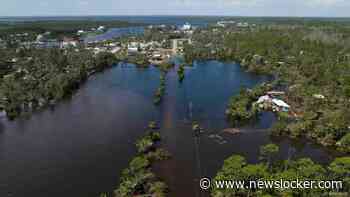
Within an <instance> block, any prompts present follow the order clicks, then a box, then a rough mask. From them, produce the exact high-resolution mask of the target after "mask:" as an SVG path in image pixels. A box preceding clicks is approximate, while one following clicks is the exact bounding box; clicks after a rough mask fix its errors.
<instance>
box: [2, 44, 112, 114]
mask: <svg viewBox="0 0 350 197" xmlns="http://www.w3.org/2000/svg"><path fill="white" fill-rule="evenodd" d="M115 61H116V58H115V56H114V55H113V54H111V53H107V52H103V53H99V54H97V55H93V54H92V52H90V51H87V50H85V49H78V50H74V49H71V50H61V49H6V50H0V66H1V71H2V74H3V77H2V79H1V81H0V97H1V100H0V108H1V109H3V110H5V111H6V112H7V116H8V117H9V118H15V117H17V116H18V115H20V114H21V113H25V112H30V111H32V110H35V109H38V108H41V107H44V106H47V105H50V104H54V103H55V102H56V101H58V100H60V99H62V98H65V97H67V96H70V95H71V94H72V93H73V91H74V90H75V89H77V88H78V87H79V85H80V83H81V82H83V81H84V80H86V79H87V77H88V76H89V75H90V74H92V73H94V72H98V71H102V70H103V69H104V68H106V67H109V66H111V65H112V64H113V63H115ZM9 65H10V66H9Z"/></svg>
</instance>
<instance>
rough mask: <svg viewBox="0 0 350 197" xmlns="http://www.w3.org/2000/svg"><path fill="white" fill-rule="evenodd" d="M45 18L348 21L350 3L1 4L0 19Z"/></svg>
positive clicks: (34, 0)
mask: <svg viewBox="0 0 350 197" xmlns="http://www.w3.org/2000/svg"><path fill="white" fill-rule="evenodd" d="M48 15H49V16H51V15H53V16H56V15H66V16H67V15H69V16H70V15H232V16H323V17H330V16H331V17H350V0H1V4H0V16H48Z"/></svg>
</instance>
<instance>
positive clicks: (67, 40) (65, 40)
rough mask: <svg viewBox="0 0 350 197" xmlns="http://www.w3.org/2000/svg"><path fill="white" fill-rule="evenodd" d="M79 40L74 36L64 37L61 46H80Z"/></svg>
mask: <svg viewBox="0 0 350 197" xmlns="http://www.w3.org/2000/svg"><path fill="white" fill-rule="evenodd" d="M78 43H79V42H78V41H77V40H75V39H74V38H69V37H64V38H63V41H62V43H61V48H67V47H76V46H78Z"/></svg>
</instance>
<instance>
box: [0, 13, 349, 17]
mask: <svg viewBox="0 0 350 197" xmlns="http://www.w3.org/2000/svg"><path fill="white" fill-rule="evenodd" d="M30 17H33V18H34V17H232V18H235V17H236V18H237V17H241V18H350V16H316V15H315V16H287V15H266V16H259V15H211V14H208V15H205V14H203V15H202V14H195V15H191V14H139V15H131V14H123V15H112V14H105V15H99V14H91V15H90V14H88V15H9V16H0V18H30Z"/></svg>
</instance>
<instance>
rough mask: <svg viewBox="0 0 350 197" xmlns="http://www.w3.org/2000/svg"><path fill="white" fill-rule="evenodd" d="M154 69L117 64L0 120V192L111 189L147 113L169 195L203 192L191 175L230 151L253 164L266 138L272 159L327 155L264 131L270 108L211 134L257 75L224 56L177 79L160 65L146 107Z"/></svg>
mask: <svg viewBox="0 0 350 197" xmlns="http://www.w3.org/2000/svg"><path fill="white" fill-rule="evenodd" d="M159 76H160V72H159V70H158V69H157V68H155V67H150V68H148V69H141V68H136V67H135V66H133V65H131V64H119V65H118V66H115V67H113V68H111V69H109V70H106V71H105V72H103V73H99V74H96V75H94V76H92V77H91V78H90V79H89V80H88V82H87V83H85V85H83V86H82V87H81V89H80V90H78V91H77V93H76V94H74V96H73V98H72V99H69V100H67V101H64V102H61V103H59V104H58V105H57V106H55V108H54V109H46V110H43V111H41V112H36V113H35V114H33V115H32V116H31V117H30V118H21V119H17V120H15V121H7V120H5V119H2V120H0V196H1V197H7V196H11V197H24V196H28V197H48V196H50V197H62V196H65V197H78V196H79V197H82V196H84V197H96V196H98V194H99V193H100V192H108V191H112V190H113V188H115V187H116V186H117V185H118V180H119V175H120V173H121V171H122V169H124V168H126V167H127V165H128V162H129V161H130V159H131V158H132V157H133V156H134V155H135V154H136V149H135V146H134V143H135V141H136V139H138V138H139V137H141V136H142V135H143V134H144V133H145V127H146V126H147V124H148V122H149V121H151V120H156V121H158V122H159V123H160V126H161V129H160V132H161V134H162V137H163V138H164V139H163V141H162V145H163V147H164V148H165V149H167V150H168V151H169V152H170V153H171V154H172V159H170V160H168V161H164V162H161V163H159V164H157V165H156V166H155V171H156V172H157V174H159V175H160V176H161V178H162V179H163V180H165V181H166V182H167V184H168V185H169V187H170V189H171V191H170V196H181V197H187V196H189V197H192V196H202V195H205V194H204V193H200V190H199V187H198V179H199V178H200V177H204V176H208V177H213V176H214V175H215V172H216V171H217V170H218V169H219V168H220V167H221V166H222V163H223V160H224V159H225V158H227V157H229V156H230V155H232V154H241V155H243V156H245V157H246V158H247V160H248V161H249V162H256V161H257V159H258V152H259V146H261V145H264V144H266V143H268V142H271V141H273V142H275V143H277V144H279V145H280V147H281V154H280V157H287V156H288V155H289V156H294V157H302V156H308V157H311V158H312V159H313V160H315V161H319V162H322V163H325V162H328V161H329V160H330V159H332V156H331V155H332V154H330V152H328V151H327V150H325V149H322V148H320V147H319V146H316V145H313V144H311V143H309V142H307V141H299V142H298V143H294V142H291V141H289V140H287V139H284V138H282V139H271V138H270V137H269V134H268V132H267V131H266V130H265V129H266V128H268V127H269V126H270V125H271V124H272V122H273V121H274V116H273V114H271V113H264V114H263V115H262V116H261V118H260V120H259V121H257V122H256V123H255V124H252V125H250V126H249V127H247V128H246V129H244V132H243V133H242V134H240V135H230V134H224V133H222V132H221V131H222V130H223V129H225V128H228V127H230V125H229V124H228V123H227V121H226V119H225V115H224V111H225V107H226V105H227V103H228V100H229V98H230V96H232V95H234V94H236V93H238V91H239V89H240V88H241V87H243V86H245V87H252V86H254V85H256V84H257V83H260V82H263V81H266V80H268V78H267V77H262V76H256V75H253V74H250V73H246V72H244V71H242V70H241V69H240V67H239V65H237V64H234V63H220V62H217V61H206V62H198V63H196V64H195V66H194V67H192V68H187V69H186V71H185V80H184V81H183V83H182V84H180V83H179V82H178V79H177V73H176V71H175V70H172V71H170V72H169V73H168V74H167V77H166V79H167V81H166V84H167V85H166V95H165V96H164V99H163V101H162V103H161V105H160V106H154V105H153V95H154V92H155V90H156V89H157V88H158V86H159ZM194 120H195V121H198V122H199V123H200V125H201V126H202V127H203V128H204V132H203V133H202V134H201V135H200V136H199V137H195V136H194V134H193V132H192V130H191V123H192V121H194ZM218 136H219V137H218Z"/></svg>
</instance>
